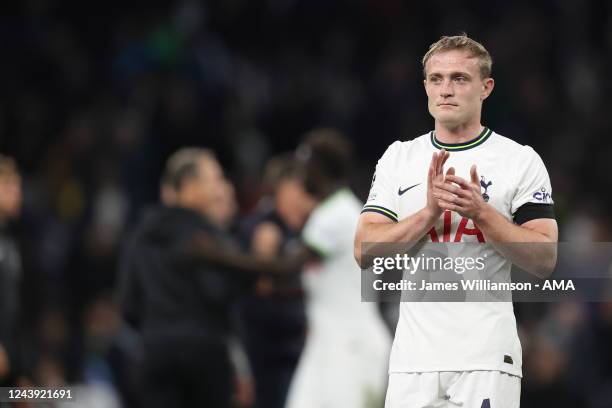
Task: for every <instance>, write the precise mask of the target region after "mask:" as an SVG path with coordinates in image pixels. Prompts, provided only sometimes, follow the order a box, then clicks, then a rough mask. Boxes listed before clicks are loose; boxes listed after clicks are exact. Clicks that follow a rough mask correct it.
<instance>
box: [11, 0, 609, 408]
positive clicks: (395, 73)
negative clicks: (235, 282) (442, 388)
mask: <svg viewBox="0 0 612 408" xmlns="http://www.w3.org/2000/svg"><path fill="white" fill-rule="evenodd" d="M14 7H15V9H14V10H12V13H10V16H8V15H7V17H6V19H4V18H3V20H5V22H4V23H3V24H2V25H1V26H0V27H1V29H2V33H3V38H4V39H5V41H3V44H2V48H1V50H2V54H3V57H4V58H3V62H2V64H0V83H1V84H2V89H3V92H2V94H1V95H0V152H1V153H2V154H4V155H8V156H10V157H12V158H14V159H15V163H16V166H17V167H18V169H19V171H18V172H17V171H16V170H15V168H14V166H12V165H11V164H10V160H9V161H6V160H7V159H5V158H3V159H2V163H0V192H2V194H0V204H2V203H3V200H5V198H6V197H7V194H8V193H5V190H3V189H4V188H5V184H6V183H8V182H5V179H6V178H11V177H14V176H15V175H16V174H20V177H21V183H22V184H21V185H22V190H23V205H22V208H21V211H20V213H19V214H13V213H10V212H6V210H5V207H4V204H2V205H0V228H1V232H0V234H1V235H2V236H1V237H0V238H1V239H0V245H1V248H0V249H2V251H1V252H0V254H2V257H3V258H2V259H0V262H2V261H3V259H5V258H4V255H5V254H7V253H9V252H10V251H9V250H7V249H6V248H8V246H10V247H11V248H13V244H15V245H16V246H17V247H18V248H19V252H20V258H21V267H20V268H17V269H18V270H19V272H18V276H16V277H15V273H17V272H15V271H14V270H13V269H11V268H6V267H5V264H4V263H2V269H1V270H0V273H1V274H2V276H1V277H0V278H1V280H0V282H2V286H0V299H1V300H2V301H3V302H5V301H6V305H5V303H2V305H3V310H1V311H0V313H1V314H0V316H2V320H3V321H2V322H0V323H2V324H3V327H2V328H1V329H2V332H1V333H0V335H2V336H9V337H11V336H13V337H11V341H10V342H9V341H7V340H4V339H6V338H7V337H4V339H3V338H0V345H2V346H1V347H0V383H2V384H9V383H19V384H37V385H45V386H57V385H63V384H84V385H87V386H89V387H90V388H91V390H92V394H91V395H92V397H91V398H92V399H93V400H95V401H97V404H99V405H91V406H105V407H112V406H125V407H133V406H137V402H136V400H137V399H138V397H137V396H136V394H137V393H138V387H139V385H138V384H134V377H135V376H134V373H133V372H132V371H133V366H134V365H133V364H131V362H132V361H133V359H134V358H138V355H139V353H142V348H141V346H140V343H139V338H138V335H137V333H136V332H135V331H134V330H133V329H132V328H131V327H130V325H129V324H127V323H126V322H125V321H124V320H123V318H122V314H121V313H120V307H119V303H118V300H117V295H116V294H117V288H118V286H119V281H120V276H119V275H120V274H119V267H118V265H119V258H120V255H121V253H122V251H123V249H124V247H125V244H126V241H127V238H128V236H129V234H130V233H131V232H132V231H133V230H134V228H135V226H136V225H137V224H138V222H139V221H140V218H141V216H142V213H143V211H144V210H145V209H146V208H147V207H149V206H151V205H153V204H155V203H158V202H159V200H160V185H159V183H160V177H161V175H162V171H163V168H164V163H165V161H166V159H167V158H168V157H169V156H170V154H171V153H173V152H174V151H176V150H177V149H179V148H181V147H185V146H201V147H206V148H208V149H211V150H212V151H214V152H215V153H216V156H217V157H218V159H219V162H220V163H221V165H222V167H223V168H224V169H225V172H226V174H227V175H228V177H229V180H231V182H232V188H233V190H234V191H235V206H236V207H235V210H236V211H235V214H234V216H233V217H232V219H231V220H230V222H229V226H228V229H229V230H230V231H232V232H233V233H234V234H235V235H236V236H241V234H242V237H244V234H245V233H248V231H249V228H250V226H252V222H253V216H252V215H250V214H253V211H254V210H256V209H257V208H260V207H258V206H261V200H262V197H264V196H265V195H266V193H269V192H270V191H268V190H266V187H265V183H264V168H265V167H266V164H268V161H269V159H270V158H271V157H274V156H277V155H278V154H279V153H281V152H289V154H293V151H294V150H295V148H296V146H297V145H298V143H299V142H300V140H301V138H302V136H303V135H304V134H305V132H307V131H309V130H311V129H312V128H315V127H319V126H329V127H334V128H337V129H340V130H341V131H342V132H344V133H345V134H346V135H348V136H349V137H350V138H351V139H352V141H353V143H354V145H355V149H356V152H355V153H356V157H358V159H357V160H355V162H354V165H353V166H352V175H351V186H352V187H353V190H354V191H355V192H356V194H357V195H358V196H359V197H360V198H362V199H363V198H365V195H366V193H367V188H368V187H369V183H370V180H371V177H372V172H373V169H374V165H375V160H376V158H377V157H379V156H380V155H381V154H382V150H383V149H384V147H385V146H387V145H388V144H389V143H391V142H392V141H393V140H396V139H400V140H404V139H406V138H411V137H414V135H417V134H422V133H425V132H426V131H428V130H430V127H431V120H430V118H429V117H428V114H427V112H426V110H425V109H424V106H425V94H424V91H423V89H422V86H421V82H420V81H421V80H422V73H421V66H420V56H421V55H422V54H423V53H424V52H425V47H426V46H427V45H428V44H429V43H431V42H432V41H434V40H435V39H437V38H438V37H439V36H440V35H442V34H448V33H456V32H459V31H461V30H467V31H468V32H469V34H470V35H471V36H473V37H475V38H477V39H479V40H481V41H482V42H483V43H484V44H486V45H487V48H489V49H490V50H491V52H492V54H493V57H494V66H493V77H494V78H495V79H496V88H495V92H494V93H493V94H492V96H491V100H493V101H494V102H493V103H489V104H488V105H487V106H486V108H485V111H484V117H485V118H486V124H487V125H488V126H490V127H491V128H493V129H494V130H495V131H497V132H499V133H500V134H504V135H508V136H509V137H511V138H513V139H515V140H516V141H518V142H519V143H522V144H529V145H531V146H533V147H534V148H535V149H536V150H537V151H538V152H540V154H541V155H542V157H543V160H544V161H545V162H546V164H547V167H548V170H549V172H550V177H551V180H552V184H553V190H554V199H555V207H556V211H557V217H558V221H559V225H560V232H561V237H560V240H561V241H581V242H590V241H604V242H605V241H611V240H612V219H611V216H610V214H609V212H608V211H607V210H608V209H609V208H611V207H612V195H611V194H610V193H609V192H608V191H607V187H608V186H610V185H612V179H611V177H612V172H610V171H609V170H608V168H607V166H608V163H609V159H608V158H609V156H610V154H611V153H612V139H610V137H609V135H608V133H609V130H610V128H611V126H610V119H609V114H608V112H607V111H608V109H609V106H608V104H607V103H606V102H607V100H608V98H609V91H610V88H611V87H612V83H611V82H610V79H609V76H608V75H606V74H605V72H608V71H609V70H610V69H611V68H612V66H611V64H612V59H611V55H612V54H610V53H609V50H610V49H611V48H612V6H611V5H610V3H609V2H606V1H604V0H592V1H586V2H567V1H552V0H538V1H519V2H493V3H491V2H483V1H477V2H473V4H472V5H471V6H464V5H459V4H458V3H447V2H440V1H429V2H419V3H412V2H401V1H398V0H376V1H374V0H363V1H360V2H348V1H337V2H329V1H321V0H308V1H304V0H268V1H242V0H232V1H209V2H204V3H202V2H197V1H188V0H187V1H177V2H172V3H170V4H168V3H167V2H155V1H153V2H148V3H146V5H145V4H138V3H127V2H114V1H110V2H105V3H103V4H102V3H95V4H87V3H82V4H68V3H66V4H60V3H55V2H51V1H45V0H38V1H26V2H24V3H23V4H20V5H14ZM7 163H9V164H7ZM11 169H12V170H11ZM271 171H272V172H273V170H271ZM287 171H288V172H289V173H290V172H291V170H290V169H287ZM270 177H272V176H270ZM272 178H273V179H274V177H272ZM277 179H278V177H276V179H275V180H277ZM277 181H278V180H277ZM296 217H297V218H298V221H290V222H289V224H291V223H292V222H293V224H292V226H293V225H295V226H297V225H300V224H301V223H302V221H301V220H299V217H300V215H297V216H296ZM245 231H246V232H245ZM284 233H286V234H287V236H289V235H293V234H298V231H297V228H294V229H291V230H287V231H284ZM7 251H8V252H7ZM8 274H11V279H16V280H17V281H16V282H17V283H16V282H15V281H10V279H8V278H7V276H8ZM15 285H19V288H20V290H19V299H18V300H15V299H12V295H14V288H15V287H17V286H15ZM256 290H257V293H259V294H262V293H263V294H265V293H266V291H269V290H270V288H269V286H268V283H267V282H266V281H265V280H263V281H261V282H258V284H257V286H256ZM287 290H289V291H292V293H293V295H294V296H295V298H293V300H292V301H293V302H294V303H296V304H297V306H296V305H293V306H292V307H295V308H294V309H293V310H294V312H295V314H296V315H295V316H290V317H288V318H293V320H292V322H293V323H294V324H295V325H296V327H294V329H295V330H297V332H300V331H301V330H303V327H302V326H300V325H301V324H303V322H302V323H300V309H299V299H300V297H299V296H300V293H301V292H300V290H299V288H295V287H291V288H289V289H287ZM11 299H12V301H13V302H17V303H18V306H14V305H13V304H12V303H11V304H10V305H9V303H8V302H9V301H10V300H11ZM296 299H297V300H296ZM246 301H247V302H249V301H252V299H247V300H246ZM611 305H612V304H611V303H584V304H578V303H575V304H574V303H549V304H540V303H537V304H531V303H521V304H516V305H515V308H516V313H517V320H518V322H519V334H520V336H521V341H522V344H523V350H524V370H525V378H524V380H523V397H522V398H523V401H522V406H523V407H526V408H529V407H537V406H557V407H564V406H568V407H588V408H600V407H601V408H603V407H610V406H612V348H610V344H612V306H611ZM9 312H10V313H9ZM249 312H250V313H251V314H253V315H257V313H260V314H261V313H263V312H265V310H264V311H261V310H255V309H250V310H249ZM253 317H254V318H253V319H251V320H249V323H248V324H247V325H246V326H245V327H241V328H239V330H237V331H238V332H240V330H242V331H246V332H247V333H250V334H251V335H252V336H251V337H247V338H246V340H243V341H244V346H243V347H245V348H246V351H245V352H244V353H243V354H245V355H250V356H253V355H256V354H257V353H256V350H258V347H260V349H261V350H264V349H265V353H273V352H274V350H269V347H270V343H269V342H266V343H265V345H260V344H259V343H258V342H259V341H263V340H262V336H261V335H260V333H257V329H258V328H257V327H252V326H253V325H254V324H255V325H256V323H254V322H257V318H258V316H253ZM285 317H287V316H285ZM8 322H10V327H5V326H9V324H8ZM390 324H391V323H390ZM391 325H392V324H391ZM9 332H10V333H11V334H10V335H9V334H6V333H9ZM15 336H16V337H15ZM17 339H18V340H17ZM3 340H4V343H2V341H3ZM301 341H303V339H301V338H300V337H299V336H298V337H297V338H296V337H295V336H293V337H291V336H290V338H289V339H285V343H283V347H286V350H285V351H286V355H287V356H288V358H289V359H292V358H296V357H295V353H296V352H297V353H298V354H299V350H300V348H301ZM5 343H6V344H5ZM8 343H10V345H7V344H8ZM279 347H281V346H280V345H279ZM238 349H240V347H238ZM254 350H255V351H254ZM296 350H297V351H296ZM262 352H263V351H262ZM237 354H238V355H239V356H238V357H236V358H235V359H234V360H235V361H238V363H237V366H240V367H241V368H240V373H241V375H240V376H238V377H239V378H238V380H237V381H236V387H235V392H236V404H237V406H241V407H250V406H257V407H261V408H268V407H265V406H262V405H256V404H257V398H258V394H257V392H256V388H257V386H256V384H255V382H254V381H253V378H254V377H256V376H257V375H258V373H259V371H258V370H260V369H261V367H262V362H260V361H251V362H250V364H248V363H246V364H245V361H248V357H245V355H240V354H241V352H240V350H239V351H238V352H237ZM263 364H264V365H265V363H263ZM249 366H250V369H249V368H248V367H249ZM245 367H247V368H245ZM283 375H284V377H283ZM286 375H287V374H286V373H284V374H279V379H278V383H277V384H276V385H277V386H279V387H281V388H282V387H286V385H282V384H281V383H283V381H286ZM265 378H266V380H269V378H270V377H265ZM278 384H281V385H278ZM274 386H275V384H272V385H271V387H274ZM84 406H85V405H84Z"/></svg>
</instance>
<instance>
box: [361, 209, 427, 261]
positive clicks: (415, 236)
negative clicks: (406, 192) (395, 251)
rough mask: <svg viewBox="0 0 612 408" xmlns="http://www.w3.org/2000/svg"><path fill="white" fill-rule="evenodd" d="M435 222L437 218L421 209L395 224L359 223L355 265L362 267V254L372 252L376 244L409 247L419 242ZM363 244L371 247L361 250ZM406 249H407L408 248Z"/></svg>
mask: <svg viewBox="0 0 612 408" xmlns="http://www.w3.org/2000/svg"><path fill="white" fill-rule="evenodd" d="M436 220H437V217H436V216H435V215H434V214H432V213H431V212H430V211H429V210H427V208H423V209H422V210H420V211H418V212H416V213H414V214H412V215H411V216H409V217H406V218H404V219H403V220H401V221H399V222H397V223H374V222H365V221H360V225H359V227H358V232H357V235H356V236H355V248H354V250H355V259H356V261H357V263H358V264H359V265H362V263H361V255H362V252H368V251H370V250H373V249H374V246H375V245H376V244H385V243H406V244H407V245H411V243H415V242H417V241H419V240H420V239H421V238H422V237H423V236H424V235H425V234H426V233H427V232H428V231H429V230H430V229H431V227H432V226H433V225H434V224H435V222H436ZM364 244H371V245H368V247H367V248H362V246H363V245H364ZM406 249H409V246H407V247H406ZM362 266H363V265H362Z"/></svg>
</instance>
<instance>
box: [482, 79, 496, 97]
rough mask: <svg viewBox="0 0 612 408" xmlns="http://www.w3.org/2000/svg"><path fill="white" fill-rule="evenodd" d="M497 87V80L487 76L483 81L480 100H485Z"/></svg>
mask: <svg viewBox="0 0 612 408" xmlns="http://www.w3.org/2000/svg"><path fill="white" fill-rule="evenodd" d="M494 87H495V80H493V78H486V79H483V81H482V92H481V93H480V100H481V101H484V100H485V99H487V98H488V97H489V95H491V92H493V88H494Z"/></svg>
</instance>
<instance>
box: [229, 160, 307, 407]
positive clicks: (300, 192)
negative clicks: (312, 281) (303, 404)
mask: <svg viewBox="0 0 612 408" xmlns="http://www.w3.org/2000/svg"><path fill="white" fill-rule="evenodd" d="M263 184H264V189H265V190H266V194H265V195H264V197H263V198H262V199H261V200H260V201H259V203H258V205H257V207H256V208H255V210H254V211H253V213H252V214H250V215H249V216H248V217H247V218H246V219H245V220H244V221H243V223H242V227H241V229H240V233H239V235H240V238H241V241H242V242H243V244H244V246H245V248H246V249H247V250H248V251H250V252H251V253H252V254H254V255H257V256H261V257H266V258H275V257H279V256H281V257H287V256H291V255H292V252H293V251H294V250H296V249H297V248H299V232H300V229H301V228H302V226H303V225H304V222H305V221H306V217H307V216H308V213H309V212H310V211H311V210H312V207H313V205H314V201H313V199H312V198H311V197H310V196H309V195H308V194H307V193H306V191H305V190H304V188H303V185H302V180H301V175H300V171H299V167H298V164H297V163H296V161H295V158H294V156H293V154H290V153H286V154H281V155H278V156H275V157H273V158H271V159H270V160H269V161H268V163H267V165H266V168H265V171H264V180H263ZM241 317H242V320H243V326H244V330H243V334H242V337H243V340H244V344H245V346H246V349H247V353H248V356H249V360H250V363H251V367H252V370H253V375H254V378H255V390H256V404H257V405H256V406H257V407H262V408H283V407H284V406H285V399H286V396H287V391H288V388H289V384H290V381H291V378H292V376H293V372H294V371H295V368H296V366H297V363H298V359H299V357H300V354H301V352H302V348H303V346H304V333H305V330H306V317H305V312H304V301H303V294H302V289H301V283H300V281H299V276H297V275H295V276H293V279H288V280H285V281H283V282H279V281H273V280H272V279H270V278H267V277H261V278H258V280H257V283H256V285H255V287H254V290H253V293H252V294H251V295H250V296H248V297H247V298H246V299H244V301H243V302H242V304H241Z"/></svg>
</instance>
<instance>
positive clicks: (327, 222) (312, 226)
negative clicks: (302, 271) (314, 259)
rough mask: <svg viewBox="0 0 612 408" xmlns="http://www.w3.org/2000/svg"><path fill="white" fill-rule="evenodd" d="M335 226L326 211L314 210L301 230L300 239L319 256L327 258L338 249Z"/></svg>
mask: <svg viewBox="0 0 612 408" xmlns="http://www.w3.org/2000/svg"><path fill="white" fill-rule="evenodd" d="M335 226H336V223H335V222H334V220H333V218H331V217H330V216H329V214H328V213H326V212H322V211H315V212H314V213H313V214H312V215H311V216H310V218H309V219H308V222H307V223H306V225H305V226H304V229H303V230H302V240H303V241H304V244H306V246H308V247H309V248H311V249H312V250H314V251H315V252H316V253H317V254H319V256H321V258H327V257H329V256H331V255H332V254H334V253H335V252H336V251H337V250H338V246H339V242H338V233H337V231H336V230H335Z"/></svg>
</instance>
